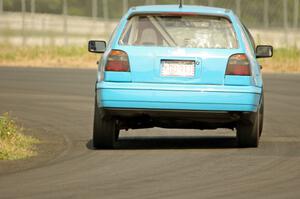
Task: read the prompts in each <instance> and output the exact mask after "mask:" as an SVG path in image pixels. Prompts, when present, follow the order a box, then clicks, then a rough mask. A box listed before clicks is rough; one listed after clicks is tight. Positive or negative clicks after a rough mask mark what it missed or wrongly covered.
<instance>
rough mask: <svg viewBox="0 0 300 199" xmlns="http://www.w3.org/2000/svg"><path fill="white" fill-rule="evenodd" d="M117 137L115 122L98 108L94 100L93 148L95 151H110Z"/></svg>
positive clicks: (117, 131)
mask: <svg viewBox="0 0 300 199" xmlns="http://www.w3.org/2000/svg"><path fill="white" fill-rule="evenodd" d="M118 137H119V128H118V126H117V121H116V120H115V119H113V118H112V117H110V116H108V115H106V114H105V113H104V111H103V109H101V108H98V106H97V98H96V99H95V110H94V130H93V146H94V148H96V149H112V148H114V145H115V143H116V141H117V140H118Z"/></svg>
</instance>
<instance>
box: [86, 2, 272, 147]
mask: <svg viewBox="0 0 300 199" xmlns="http://www.w3.org/2000/svg"><path fill="white" fill-rule="evenodd" d="M88 48H89V51H90V52H94V53H103V55H102V58H101V60H100V62H99V64H98V76H97V81H96V86H95V90H96V92H95V112H94V131H93V145H94V147H95V148H113V147H114V145H115V143H116V141H117V140H118V136H119V131H120V130H121V129H126V130H127V129H139V128H151V127H162V128H185V129H217V128H228V129H235V130H236V132H237V143H238V145H239V146H240V147H257V146H258V143H259V138H260V135H261V132H262V129H263V114H264V92H263V81H262V76H261V66H260V65H259V63H258V62H257V58H264V57H271V56H272V55H273V48H272V46H268V45H259V46H255V43H254V40H253V37H252V36H251V34H250V32H249V31H248V29H247V28H246V27H245V26H244V25H243V23H242V22H241V21H240V20H239V18H238V17H237V16H236V15H235V14H234V13H233V12H232V11H231V10H228V9H222V8H214V7H205V6H185V5H184V6H178V5H159V6H158V5H155V6H140V7H133V8H131V9H130V10H129V11H128V12H127V13H126V14H125V15H124V16H123V18H122V19H121V21H120V23H119V25H118V26H117V27H116V29H115V31H114V33H113V34H112V36H111V39H110V41H109V42H108V43H107V44H106V42H105V41H97V40H92V41H89V45H88Z"/></svg>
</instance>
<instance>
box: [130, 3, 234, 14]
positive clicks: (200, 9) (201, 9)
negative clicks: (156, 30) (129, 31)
mask: <svg viewBox="0 0 300 199" xmlns="http://www.w3.org/2000/svg"><path fill="white" fill-rule="evenodd" d="M129 12H130V14H134V13H149V12H154V13H155V12H195V13H203V14H216V15H230V14H232V11H231V10H229V9H224V8H217V7H209V6H194V5H183V6H182V8H179V5H178V4H176V5H148V6H137V7H132V8H131V9H130V10H129ZM229 13H230V14H229Z"/></svg>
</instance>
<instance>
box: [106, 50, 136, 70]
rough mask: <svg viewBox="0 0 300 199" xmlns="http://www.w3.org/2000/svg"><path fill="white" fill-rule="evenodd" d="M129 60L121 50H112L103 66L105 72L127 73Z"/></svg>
mask: <svg viewBox="0 0 300 199" xmlns="http://www.w3.org/2000/svg"><path fill="white" fill-rule="evenodd" d="M129 68H130V67H129V60H128V55H127V53H126V52H124V51H121V50H112V51H111V52H110V53H109V55H108V59H107V62H106V65H105V71H121V72H128V71H129Z"/></svg>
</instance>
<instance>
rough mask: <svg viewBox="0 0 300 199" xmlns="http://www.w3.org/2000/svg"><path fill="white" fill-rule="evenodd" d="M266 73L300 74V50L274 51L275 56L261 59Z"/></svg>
mask: <svg viewBox="0 0 300 199" xmlns="http://www.w3.org/2000/svg"><path fill="white" fill-rule="evenodd" d="M260 63H261V64H262V66H263V71H264V72H279V73H291V72H298V73H299V72H300V49H297V48H279V49H275V50H274V56H273V57H272V58H268V59H260Z"/></svg>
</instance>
